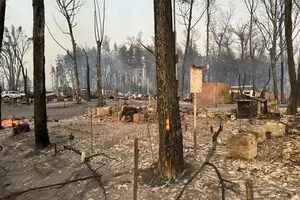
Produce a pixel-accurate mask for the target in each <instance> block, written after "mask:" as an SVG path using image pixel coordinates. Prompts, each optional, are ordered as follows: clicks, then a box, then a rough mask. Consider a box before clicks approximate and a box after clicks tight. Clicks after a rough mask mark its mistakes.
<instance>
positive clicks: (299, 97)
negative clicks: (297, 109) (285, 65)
mask: <svg viewBox="0 0 300 200" xmlns="http://www.w3.org/2000/svg"><path fill="white" fill-rule="evenodd" d="M299 56H300V55H299ZM299 89H300V57H299V59H298V88H297V91H298V94H297V99H298V106H300V92H299Z"/></svg>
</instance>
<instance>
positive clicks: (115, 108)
mask: <svg viewBox="0 0 300 200" xmlns="http://www.w3.org/2000/svg"><path fill="white" fill-rule="evenodd" d="M121 110H122V106H118V105H114V106H111V112H112V113H114V112H119V111H121Z"/></svg>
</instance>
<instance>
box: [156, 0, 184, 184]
mask: <svg viewBox="0 0 300 200" xmlns="http://www.w3.org/2000/svg"><path fill="white" fill-rule="evenodd" d="M154 21H155V57H156V78H157V115H158V125H159V169H160V172H161V175H162V176H163V177H167V178H168V179H169V180H172V179H174V178H176V177H178V175H179V174H180V173H181V172H182V170H183V167H184V160H183V142H182V131H181V122H180V113H179V103H178V97H177V86H176V84H177V83H176V73H175V60H174V53H175V48H174V47H175V46H174V44H173V43H174V40H173V33H172V6H171V0H154Z"/></svg>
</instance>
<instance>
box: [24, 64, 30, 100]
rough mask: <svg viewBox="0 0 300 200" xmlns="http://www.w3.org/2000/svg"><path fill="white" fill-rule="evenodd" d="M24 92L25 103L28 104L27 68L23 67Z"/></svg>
mask: <svg viewBox="0 0 300 200" xmlns="http://www.w3.org/2000/svg"><path fill="white" fill-rule="evenodd" d="M24 92H25V97H26V104H27V105H29V93H28V75H27V69H25V80H24Z"/></svg>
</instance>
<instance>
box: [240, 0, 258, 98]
mask: <svg viewBox="0 0 300 200" xmlns="http://www.w3.org/2000/svg"><path fill="white" fill-rule="evenodd" d="M243 2H244V3H245V5H246V7H247V10H248V12H249V14H250V22H249V53H250V59H251V65H252V85H253V96H255V90H256V86H255V78H256V69H257V67H256V64H255V52H254V51H255V48H253V37H254V27H253V25H255V24H254V20H255V12H256V9H257V5H258V0H243Z"/></svg>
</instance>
